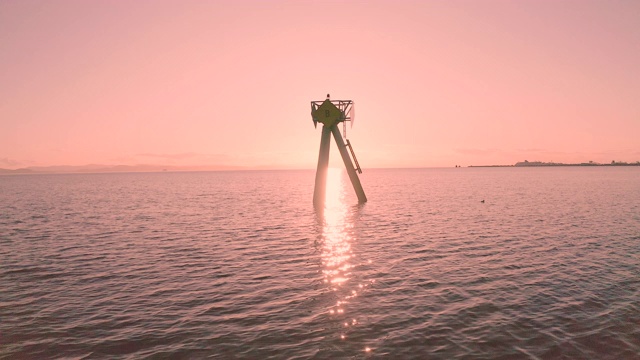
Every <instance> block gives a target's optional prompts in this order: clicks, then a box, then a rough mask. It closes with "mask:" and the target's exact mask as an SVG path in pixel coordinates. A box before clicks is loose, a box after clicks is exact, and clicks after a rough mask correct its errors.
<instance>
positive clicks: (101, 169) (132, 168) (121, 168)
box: [0, 164, 247, 175]
mask: <svg viewBox="0 0 640 360" xmlns="http://www.w3.org/2000/svg"><path fill="white" fill-rule="evenodd" d="M246 169H247V168H246V167H242V166H226V165H200V166H167V165H148V164H139V165H100V164H89V165H81V166H70V165H57V166H30V167H26V168H20V169H15V170H11V169H0V175H11V174H73V173H116V172H161V171H228V170H246Z"/></svg>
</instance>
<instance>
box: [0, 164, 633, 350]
mask: <svg viewBox="0 0 640 360" xmlns="http://www.w3.org/2000/svg"><path fill="white" fill-rule="evenodd" d="M361 180H362V183H363V186H364V189H365V192H366V193H367V196H368V198H369V202H367V203H366V204H362V205H358V204H357V201H356V198H355V195H354V194H353V189H352V188H350V186H351V185H350V184H349V183H348V177H347V176H346V174H343V173H342V172H341V171H339V170H332V171H330V173H329V179H328V199H327V205H326V209H324V210H323V211H315V210H314V208H313V206H312V197H313V182H314V171H246V172H194V173H137V174H135V173H132V174H70V175H25V176H1V177H0V357H1V358H5V359H48V358H66V359H105V358H106V359H108V358H114V359H145V358H171V359H211V358H214V359H266V358H275V359H308V358H317V359H339V358H348V359H349V358H355V359H358V358H380V359H384V358H389V359H391V358H424V359H456V358H464V359H562V358H566V359H638V358H640V168H638V167H620V168H586V167H585V168H583V167H562V168H457V169H455V168H453V169H406V170H402V169H394V170H366V169H365V172H364V173H363V174H362V175H361ZM482 200H484V202H482Z"/></svg>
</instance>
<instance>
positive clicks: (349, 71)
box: [0, 0, 640, 169]
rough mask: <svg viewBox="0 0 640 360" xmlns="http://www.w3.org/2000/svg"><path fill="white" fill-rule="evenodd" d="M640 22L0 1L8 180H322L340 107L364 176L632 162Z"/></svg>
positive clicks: (558, 7)
mask: <svg viewBox="0 0 640 360" xmlns="http://www.w3.org/2000/svg"><path fill="white" fill-rule="evenodd" d="M638 19H640V2H638V1H632V0H628V1H624V0H623V1H606V2H605V1H594V0H581V1H577V0H576V1H569V0H567V1H533V0H523V1H518V2H515V1H514V2H508V1H498V0H491V1H424V2H414V1H398V2H392V1H367V2H364V1H350V2H344V3H340V2H331V1H319V2H311V1H273V2H261V1H240V2H235V1H211V2H199V1H180V2H179V1H136V2H131V3H128V2H111V1H100V0H99V1H92V2H86V1H79V0H77V1H68V0H61V1H55V2H53V1H51V2H47V1H4V2H0V79H2V81H0V129H2V131H0V168H7V169H16V168H22V167H28V166H52V165H71V166H78V165H86V164H105V165H119V164H120V165H135V164H161V165H167V166H198V165H215V166H241V167H249V168H314V167H315V165H316V161H317V154H318V146H319V141H320V129H314V128H313V123H312V121H311V117H310V114H309V113H310V105H309V103H310V101H312V100H322V99H324V97H325V96H326V94H327V93H331V97H332V98H333V99H351V100H354V101H355V103H356V109H357V117H356V122H355V126H354V127H353V128H348V129H347V135H348V137H349V139H351V142H352V143H353V146H354V150H355V152H356V154H357V156H358V160H359V161H360V164H361V165H362V167H363V168H380V167H438V166H454V165H456V164H457V165H462V166H466V165H484V164H514V163H515V162H517V161H523V160H525V159H527V160H529V161H553V162H563V163H577V162H586V161H595V162H599V163H609V162H611V161H612V160H615V161H626V162H636V161H638V160H640V142H639V141H638V140H637V138H638V134H639V133H640V102H639V101H638V94H640V71H638V64H640V23H639V22H638ZM336 156H338V155H337V151H336V150H335V145H333V148H332V157H333V159H332V163H333V164H339V162H340V160H339V159H338V160H336V159H337V158H336ZM338 157H339V156H338Z"/></svg>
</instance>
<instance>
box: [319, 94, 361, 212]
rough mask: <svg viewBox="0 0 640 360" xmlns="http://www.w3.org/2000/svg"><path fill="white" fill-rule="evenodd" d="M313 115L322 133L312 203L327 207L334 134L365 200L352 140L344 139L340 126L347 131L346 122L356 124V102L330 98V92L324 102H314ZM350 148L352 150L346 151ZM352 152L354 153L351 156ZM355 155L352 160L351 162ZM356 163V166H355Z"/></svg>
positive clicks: (346, 165) (351, 177)
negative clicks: (330, 154)
mask: <svg viewBox="0 0 640 360" xmlns="http://www.w3.org/2000/svg"><path fill="white" fill-rule="evenodd" d="M311 118H312V119H313V125H314V126H316V127H317V125H318V123H321V124H322V136H321V137H320V153H319V154H318V168H317V170H316V184H315V188H314V190H313V205H314V206H316V207H319V206H324V200H325V194H326V187H327V170H328V167H329V148H330V145H331V134H333V138H334V139H335V141H336V145H337V146H338V150H340V155H341V156H342V161H344V166H345V168H346V169H347V174H349V179H350V180H351V184H352V185H353V189H354V190H355V191H356V195H357V196H358V202H360V203H364V202H366V201H367V197H366V195H365V194H364V190H363V189H362V185H361V184H360V179H359V178H358V173H362V169H360V165H359V164H358V160H357V159H356V154H355V153H354V152H353V147H352V146H351V142H350V141H349V140H346V143H345V140H343V139H342V134H341V133H340V129H339V128H338V125H339V124H340V123H342V124H343V127H344V129H343V130H344V132H345V134H346V122H347V121H350V122H351V125H353V120H354V104H353V101H351V100H331V98H330V96H329V94H327V98H326V99H325V100H324V101H312V102H311ZM347 148H349V151H348V152H347ZM349 154H351V155H349ZM351 157H353V162H352V161H351ZM354 163H355V166H354Z"/></svg>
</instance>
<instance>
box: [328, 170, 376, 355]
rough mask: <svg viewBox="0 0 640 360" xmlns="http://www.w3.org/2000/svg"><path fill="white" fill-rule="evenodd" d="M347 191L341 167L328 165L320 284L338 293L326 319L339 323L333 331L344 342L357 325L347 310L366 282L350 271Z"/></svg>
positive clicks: (352, 258) (352, 259) (350, 228)
mask: <svg viewBox="0 0 640 360" xmlns="http://www.w3.org/2000/svg"><path fill="white" fill-rule="evenodd" d="M350 190H351V188H350V184H349V180H348V177H347V175H346V173H345V171H344V170H343V169H341V168H329V171H328V173H327V191H326V200H325V207H324V211H323V213H322V238H321V253H322V255H321V257H322V266H323V268H322V274H323V276H324V283H325V284H327V286H330V287H331V289H332V291H333V292H334V293H335V294H336V295H337V296H338V300H337V301H336V302H335V303H333V305H331V306H330V307H329V308H327V309H326V311H327V313H328V315H329V316H330V318H331V319H333V320H334V321H336V323H337V324H341V326H340V327H341V329H339V331H338V333H337V334H336V339H337V340H338V341H345V339H347V335H348V333H349V332H351V331H354V327H356V326H358V325H360V323H359V322H358V320H357V319H356V318H355V317H354V316H353V314H350V310H351V313H353V310H354V309H355V307H356V306H357V304H356V303H354V298H355V297H356V296H357V295H358V292H359V291H362V290H363V288H364V287H366V286H367V285H368V284H366V285H365V284H363V283H362V281H357V282H356V281H355V280H356V279H354V276H353V273H352V271H353V268H354V266H355V265H356V263H357V262H358V261H357V260H356V259H355V256H354V252H353V245H354V244H355V242H356V241H357V239H356V238H355V236H354V231H353V228H354V218H355V217H354V208H353V207H352V206H350V205H349V204H348V200H347V192H348V191H350ZM369 263H370V261H369ZM367 283H368V282H367ZM340 330H342V331H340ZM369 351H370V350H369Z"/></svg>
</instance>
